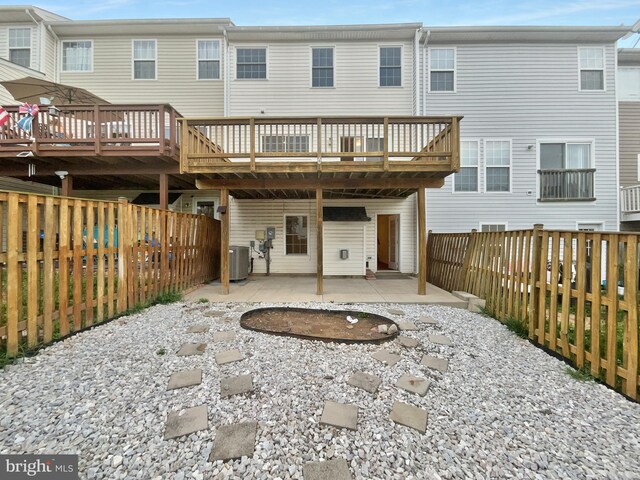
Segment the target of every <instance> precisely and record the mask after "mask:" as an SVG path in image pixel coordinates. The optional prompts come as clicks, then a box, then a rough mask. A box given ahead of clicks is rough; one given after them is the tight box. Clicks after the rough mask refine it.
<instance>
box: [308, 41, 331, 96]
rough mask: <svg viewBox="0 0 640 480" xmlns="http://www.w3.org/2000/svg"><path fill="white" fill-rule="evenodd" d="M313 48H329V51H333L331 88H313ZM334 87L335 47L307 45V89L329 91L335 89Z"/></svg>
mask: <svg viewBox="0 0 640 480" xmlns="http://www.w3.org/2000/svg"><path fill="white" fill-rule="evenodd" d="M314 48H330V49H331V50H333V86H332V87H314V86H313V49H314ZM336 86H337V75H336V46H335V45H323V44H314V45H309V88H310V89H312V90H331V89H335V88H336Z"/></svg>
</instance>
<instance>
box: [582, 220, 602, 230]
mask: <svg viewBox="0 0 640 480" xmlns="http://www.w3.org/2000/svg"><path fill="white" fill-rule="evenodd" d="M581 224H582V225H600V229H599V230H594V232H604V231H605V229H604V220H593V221H588V220H576V230H579V231H586V230H580V225H581Z"/></svg>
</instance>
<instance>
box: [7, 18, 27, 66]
mask: <svg viewBox="0 0 640 480" xmlns="http://www.w3.org/2000/svg"><path fill="white" fill-rule="evenodd" d="M12 30H29V47H28V48H29V66H28V67H25V68H31V67H32V65H33V28H31V27H29V26H27V27H25V26H22V27H9V28H7V60H8V61H9V62H11V50H26V49H27V47H20V48H16V47H13V48H12V47H11V31H12ZM11 63H13V62H11ZM15 65H20V64H18V63H16V64H15ZM20 66H21V67H22V65H20Z"/></svg>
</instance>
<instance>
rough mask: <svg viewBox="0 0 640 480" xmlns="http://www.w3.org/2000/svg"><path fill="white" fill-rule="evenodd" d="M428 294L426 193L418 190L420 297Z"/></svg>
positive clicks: (422, 189) (423, 190)
mask: <svg viewBox="0 0 640 480" xmlns="http://www.w3.org/2000/svg"><path fill="white" fill-rule="evenodd" d="M426 294H427V209H426V192H425V189H424V188H421V189H419V190H418V295H426Z"/></svg>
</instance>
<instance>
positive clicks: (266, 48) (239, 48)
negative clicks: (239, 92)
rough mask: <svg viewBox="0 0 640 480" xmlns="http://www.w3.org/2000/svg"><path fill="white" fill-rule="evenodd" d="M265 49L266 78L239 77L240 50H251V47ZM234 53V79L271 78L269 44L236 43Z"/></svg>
mask: <svg viewBox="0 0 640 480" xmlns="http://www.w3.org/2000/svg"><path fill="white" fill-rule="evenodd" d="M256 48H260V49H264V65H265V70H266V71H265V77H264V78H238V50H251V49H256ZM233 53H234V54H235V55H234V56H235V61H234V70H235V71H234V75H233V77H234V80H237V81H239V82H247V81H248V82H265V81H267V80H269V45H264V44H263V45H253V44H252V45H236V46H235V47H233Z"/></svg>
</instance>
